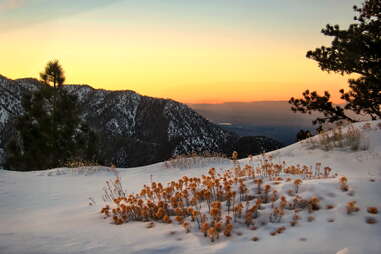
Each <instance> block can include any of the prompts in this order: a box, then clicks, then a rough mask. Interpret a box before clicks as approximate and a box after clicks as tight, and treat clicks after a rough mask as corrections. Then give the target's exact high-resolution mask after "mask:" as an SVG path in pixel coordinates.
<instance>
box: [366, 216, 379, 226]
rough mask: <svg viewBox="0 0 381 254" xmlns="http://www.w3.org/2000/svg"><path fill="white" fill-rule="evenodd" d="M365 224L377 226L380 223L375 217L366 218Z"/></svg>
mask: <svg viewBox="0 0 381 254" xmlns="http://www.w3.org/2000/svg"><path fill="white" fill-rule="evenodd" d="M365 222H366V223H368V224H376V223H377V222H378V221H377V219H376V218H374V217H366V218H365Z"/></svg>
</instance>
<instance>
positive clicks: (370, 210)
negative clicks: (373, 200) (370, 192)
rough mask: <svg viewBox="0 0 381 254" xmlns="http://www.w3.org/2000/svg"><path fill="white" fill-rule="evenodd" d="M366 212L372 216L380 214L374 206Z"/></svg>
mask: <svg viewBox="0 0 381 254" xmlns="http://www.w3.org/2000/svg"><path fill="white" fill-rule="evenodd" d="M366 210H367V212H368V213H371V214H377V213H378V209H377V207H374V206H370V207H368V208H367V209H366Z"/></svg>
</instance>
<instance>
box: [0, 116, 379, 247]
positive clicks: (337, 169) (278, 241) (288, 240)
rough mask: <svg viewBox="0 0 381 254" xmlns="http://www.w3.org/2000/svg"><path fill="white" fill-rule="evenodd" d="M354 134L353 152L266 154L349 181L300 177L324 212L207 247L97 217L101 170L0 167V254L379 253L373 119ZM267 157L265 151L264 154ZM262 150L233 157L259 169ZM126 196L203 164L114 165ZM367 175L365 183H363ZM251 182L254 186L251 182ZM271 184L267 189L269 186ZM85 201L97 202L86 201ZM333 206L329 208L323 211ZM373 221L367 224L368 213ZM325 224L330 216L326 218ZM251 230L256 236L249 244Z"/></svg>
mask: <svg viewBox="0 0 381 254" xmlns="http://www.w3.org/2000/svg"><path fill="white" fill-rule="evenodd" d="M356 126H357V127H358V128H359V129H360V130H361V139H362V140H363V141H366V144H367V150H359V151H351V150H350V149H347V148H334V149H332V150H330V151H324V150H321V149H319V148H315V149H309V143H308V142H302V143H297V144H294V145H291V146H288V147H286V148H283V149H280V150H277V151H274V152H272V153H270V154H271V156H272V160H273V161H274V162H275V163H282V162H283V161H285V163H286V164H288V165H296V164H300V165H308V166H309V165H312V166H313V165H315V163H317V162H320V163H321V164H322V167H325V166H329V167H331V168H332V170H333V172H334V173H337V174H338V176H346V177H347V178H348V184H349V186H350V187H349V191H348V192H342V191H340V190H339V184H338V177H336V178H328V179H314V180H309V181H307V180H306V181H303V184H302V185H301V187H300V191H299V192H300V195H301V196H303V197H307V196H309V195H313V194H314V195H317V196H318V197H319V198H320V200H321V206H322V209H320V210H319V211H316V212H314V213H313V214H312V215H313V216H314V217H315V220H314V221H312V222H307V220H306V218H307V216H309V215H310V214H308V213H307V212H306V213H304V212H302V213H301V214H300V215H301V217H302V218H301V220H300V223H299V224H298V225H296V226H295V227H290V226H289V224H288V217H287V218H284V223H280V224H279V225H285V226H286V227H287V230H286V231H285V232H284V233H282V234H279V235H276V236H271V235H270V234H269V233H270V232H271V231H272V230H273V229H274V227H275V226H276V227H278V226H279V225H273V224H271V223H269V224H267V225H264V226H259V227H258V229H257V230H255V231H253V230H250V229H248V228H246V227H245V226H242V227H237V228H235V229H234V231H233V235H232V236H231V237H230V238H227V237H225V236H222V237H220V239H219V240H217V241H216V242H214V243H211V242H210V241H209V240H208V239H206V238H204V237H203V236H202V234H201V233H200V232H192V233H189V234H186V233H185V232H184V229H183V228H182V227H181V226H179V225H175V223H173V224H161V223H155V227H153V228H151V229H147V228H146V225H147V224H146V223H142V222H130V223H127V224H123V225H120V226H116V225H113V224H111V223H110V220H108V219H106V220H105V219H103V217H102V216H101V215H100V213H99V210H100V208H101V207H103V205H104V202H103V201H102V198H101V197H102V195H103V191H102V188H103V186H104V182H105V181H106V180H109V179H113V177H114V174H115V173H114V172H113V171H112V170H111V171H110V169H108V168H102V167H98V168H82V169H80V170H72V169H67V168H61V169H52V170H49V171H41V172H24V173H20V172H10V171H6V170H0V253H2V254H3V253H4V254H5V253H7V254H23V253H25V254H37V253H41V254H45V253H53V254H55V253H56V254H58V253H60V254H61V253H91V254H98V253H99V254H103V253H139V254H143V253H199V254H201V253H284V254H288V253H290V254H298V253H300V254H302V253H311V254H314V253H316V254H317V253H327V254H328V253H337V252H339V251H341V252H340V253H349V254H352V253H355V254H361V253H364V254H378V253H380V250H381V241H380V239H381V215H380V213H378V214H376V215H370V214H369V213H367V211H366V210H367V209H366V208H367V207H369V206H375V207H377V208H378V209H379V210H381V121H374V122H371V125H370V128H368V127H367V128H362V126H363V123H359V124H357V125H356ZM270 154H267V156H269V155H270ZM260 161H261V156H257V157H253V158H252V159H251V160H250V159H249V158H248V159H244V160H241V161H239V163H240V165H241V166H244V165H246V164H249V165H252V166H254V167H256V166H258V163H260ZM232 166H233V165H229V164H227V163H223V164H221V165H218V164H211V165H210V167H216V168H229V167H232ZM117 172H118V174H119V176H120V177H121V180H122V182H123V184H124V186H125V187H126V189H127V191H128V192H129V193H132V192H135V193H136V192H137V191H139V190H140V189H141V188H142V186H143V185H144V184H149V183H150V181H151V180H153V181H160V182H169V181H172V180H176V179H178V178H180V177H181V176H184V175H187V176H201V175H202V174H207V172H208V168H207V167H203V168H197V167H196V168H191V169H178V168H173V167H170V168H168V167H166V164H165V163H157V164H153V165H150V166H146V167H139V168H126V169H122V168H120V169H117ZM371 180H372V181H371ZM290 184H291V183H287V182H282V183H280V184H279V185H276V188H277V189H278V191H285V190H287V189H288V188H290ZM253 188H254V187H253ZM274 188H275V185H274ZM89 197H91V198H92V199H93V200H94V201H95V203H96V204H95V205H89V202H90V200H89ZM352 200H356V201H357V204H358V206H359V207H360V211H359V212H356V213H354V214H352V215H347V213H346V208H345V206H346V203H347V202H349V201H352ZM329 204H333V205H334V207H333V209H325V206H326V205H329ZM370 216H371V217H373V218H375V219H376V220H377V221H378V223H376V224H367V223H366V222H365V219H366V218H367V217H370ZM329 221H331V222H329ZM253 236H256V237H258V238H259V241H252V240H251V239H252V237H253Z"/></svg>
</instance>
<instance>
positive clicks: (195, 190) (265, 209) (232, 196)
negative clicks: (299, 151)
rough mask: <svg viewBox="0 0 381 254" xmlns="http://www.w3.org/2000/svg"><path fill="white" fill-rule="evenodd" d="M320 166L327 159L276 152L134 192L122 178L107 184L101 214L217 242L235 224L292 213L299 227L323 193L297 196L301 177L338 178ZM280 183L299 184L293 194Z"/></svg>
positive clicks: (257, 223) (258, 223)
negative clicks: (307, 161)
mask: <svg viewBox="0 0 381 254" xmlns="http://www.w3.org/2000/svg"><path fill="white" fill-rule="evenodd" d="M187 159H189V158H187ZM320 168H321V163H316V167H315V168H313V167H309V166H306V165H291V166H289V165H287V164H286V163H285V162H282V163H274V162H273V161H272V157H271V156H266V155H263V156H262V159H261V161H260V163H259V165H258V166H257V167H255V168H254V167H253V166H250V165H246V166H244V167H241V166H240V165H239V163H238V161H237V163H236V164H235V165H234V167H233V168H231V169H229V170H217V169H215V168H210V169H209V171H208V173H207V174H206V175H202V176H201V177H188V176H183V177H181V178H179V179H177V180H173V181H171V182H168V183H166V184H165V183H160V182H155V181H152V179H151V183H150V184H147V185H144V186H143V188H142V189H141V190H140V191H138V192H137V193H134V194H128V193H127V192H126V191H125V189H124V188H123V186H122V184H121V180H120V178H119V177H117V178H116V179H115V180H114V181H107V182H106V186H105V187H104V189H103V190H104V196H103V199H104V201H105V202H106V205H105V206H104V207H103V208H102V210H101V213H102V214H103V215H104V218H110V219H111V220H112V222H113V223H114V224H116V225H121V224H125V223H128V222H130V221H140V222H147V223H148V224H147V225H146V227H147V228H152V227H154V225H155V223H172V222H174V223H175V224H177V225H180V226H182V227H183V228H184V230H185V232H186V233H190V232H202V233H203V235H204V236H205V237H208V238H209V239H210V241H211V242H214V241H216V240H217V239H219V236H220V234H224V236H225V237H230V236H231V235H232V234H233V228H237V229H239V228H240V226H241V227H242V226H245V227H247V228H248V229H250V230H257V229H258V228H261V227H265V226H266V225H267V224H268V223H279V222H281V220H282V218H283V217H284V216H289V215H292V221H291V222H290V225H291V226H296V225H297V224H298V223H299V222H300V216H299V212H302V211H305V210H308V211H310V212H312V211H316V210H319V209H320V200H319V199H318V198H317V197H313V198H311V199H303V198H302V197H300V196H298V195H297V193H299V191H300V190H299V188H300V185H301V184H302V180H301V179H303V182H304V181H308V180H312V179H319V178H328V177H332V176H331V175H330V173H329V172H330V171H331V170H328V169H325V171H324V173H323V172H320ZM280 175H282V177H280ZM284 179H285V180H284ZM274 181H278V182H281V181H286V182H287V181H288V182H291V183H293V185H294V188H293V189H292V190H289V193H288V194H289V195H292V198H290V197H288V196H286V193H285V191H283V190H282V189H281V188H280V189H279V188H278V189H276V188H277V187H278V186H274V185H273V186H271V185H270V184H271V183H272V182H274ZM286 192H287V191H286ZM288 199H290V200H288ZM291 213H293V214H291ZM269 214H270V216H269ZM312 218H313V216H310V217H309V218H308V220H309V221H312V220H313V219H312ZM285 230H286V227H284V226H283V227H278V228H276V229H275V230H274V231H273V232H271V235H276V234H281V233H283V232H284V231H285ZM174 232H175V231H174ZM173 234H174V233H173ZM235 234H236V235H242V232H240V231H236V232H235Z"/></svg>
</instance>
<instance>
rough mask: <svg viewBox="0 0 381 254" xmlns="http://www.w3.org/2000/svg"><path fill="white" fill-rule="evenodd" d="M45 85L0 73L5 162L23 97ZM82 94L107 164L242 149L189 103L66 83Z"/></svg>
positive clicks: (265, 145)
mask: <svg viewBox="0 0 381 254" xmlns="http://www.w3.org/2000/svg"><path fill="white" fill-rule="evenodd" d="M38 86H41V83H40V82H39V81H37V80H36V79H31V78H26V79H17V80H10V79H7V78H6V77H3V76H1V75H0V165H1V161H2V159H3V158H4V147H5V145H6V143H7V140H8V139H9V138H10V136H11V135H12V134H13V131H14V129H13V126H12V121H11V120H12V117H15V116H18V115H20V114H22V113H23V108H22V105H21V98H22V95H23V94H24V93H26V92H28V91H30V90H33V89H36V88H37V87H38ZM64 88H65V89H66V90H68V91H69V92H70V93H72V94H75V95H76V96H78V99H79V102H80V106H81V111H82V117H83V118H84V119H85V120H86V121H87V123H88V124H89V126H90V127H91V128H92V129H93V130H95V131H96V132H97V133H99V134H100V144H99V154H100V156H99V157H100V161H101V162H102V163H103V164H111V163H114V164H116V165H118V166H119V167H133V166H142V165H147V164H151V163H155V162H159V161H163V160H166V159H168V158H170V157H172V156H176V155H181V154H189V153H192V152H196V153H202V152H209V153H225V154H231V152H232V151H233V149H236V150H237V149H238V150H239V149H240V147H239V144H240V140H239V137H238V135H236V134H234V133H233V132H230V131H228V130H224V129H223V128H221V127H220V126H218V125H216V124H214V123H211V122H210V121H208V120H207V119H205V118H204V117H203V116H201V115H200V114H198V113H197V112H195V111H194V110H192V109H191V108H190V107H188V106H187V105H185V104H182V103H179V102H176V101H173V100H170V99H161V98H153V97H148V96H142V95H140V94H138V93H136V92H134V91H130V90H124V91H109V90H103V89H94V88H92V87H91V86H88V85H65V86H64ZM280 146H281V144H280V143H279V142H276V141H274V140H273V139H271V138H268V137H258V138H257V139H256V140H255V141H254V142H253V144H252V145H251V148H250V149H251V150H249V151H247V149H246V150H245V152H249V153H252V154H258V153H260V152H263V151H271V150H274V149H277V148H279V147H280Z"/></svg>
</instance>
